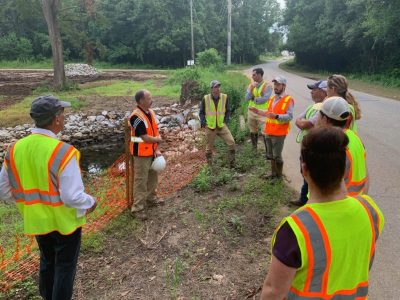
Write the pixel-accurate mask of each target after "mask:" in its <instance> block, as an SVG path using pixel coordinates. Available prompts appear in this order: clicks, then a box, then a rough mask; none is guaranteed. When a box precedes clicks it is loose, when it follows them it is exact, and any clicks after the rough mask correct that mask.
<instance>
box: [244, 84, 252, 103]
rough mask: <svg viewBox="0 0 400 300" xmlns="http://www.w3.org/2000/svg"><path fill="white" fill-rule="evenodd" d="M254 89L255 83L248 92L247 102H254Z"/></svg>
mask: <svg viewBox="0 0 400 300" xmlns="http://www.w3.org/2000/svg"><path fill="white" fill-rule="evenodd" d="M253 89H254V85H253V83H250V85H249V87H248V88H247V90H246V98H245V99H246V100H254V96H253Z"/></svg>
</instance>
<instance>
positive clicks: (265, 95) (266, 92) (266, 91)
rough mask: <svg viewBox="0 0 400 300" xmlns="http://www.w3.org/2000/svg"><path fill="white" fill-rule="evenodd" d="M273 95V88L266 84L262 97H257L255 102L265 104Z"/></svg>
mask: <svg viewBox="0 0 400 300" xmlns="http://www.w3.org/2000/svg"><path fill="white" fill-rule="evenodd" d="M271 95H272V88H271V87H270V86H269V85H267V84H265V85H264V87H263V89H262V91H261V95H260V97H257V98H255V99H254V102H255V103H257V104H264V103H265V102H267V101H268V99H269V98H270V97H271Z"/></svg>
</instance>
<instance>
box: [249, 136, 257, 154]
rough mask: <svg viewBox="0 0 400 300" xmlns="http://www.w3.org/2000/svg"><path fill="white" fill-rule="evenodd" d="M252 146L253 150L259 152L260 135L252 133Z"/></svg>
mask: <svg viewBox="0 0 400 300" xmlns="http://www.w3.org/2000/svg"><path fill="white" fill-rule="evenodd" d="M250 138H251V145H252V146H253V150H254V151H257V144H258V133H250Z"/></svg>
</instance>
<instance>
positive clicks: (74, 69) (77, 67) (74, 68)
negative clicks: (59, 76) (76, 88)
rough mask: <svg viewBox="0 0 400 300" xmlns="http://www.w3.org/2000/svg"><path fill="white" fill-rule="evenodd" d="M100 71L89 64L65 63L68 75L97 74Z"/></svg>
mask: <svg viewBox="0 0 400 300" xmlns="http://www.w3.org/2000/svg"><path fill="white" fill-rule="evenodd" d="M98 74H99V72H98V71H97V70H96V68H95V67H93V66H89V65H87V64H67V65H65V75H66V76H67V77H76V76H95V75H98Z"/></svg>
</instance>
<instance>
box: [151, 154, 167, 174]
mask: <svg viewBox="0 0 400 300" xmlns="http://www.w3.org/2000/svg"><path fill="white" fill-rule="evenodd" d="M166 166H167V162H166V161H165V158H164V156H162V155H160V156H157V157H156V158H155V159H154V161H153V163H152V164H151V168H152V169H153V170H154V171H156V172H162V171H164V169H165V167H166Z"/></svg>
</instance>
